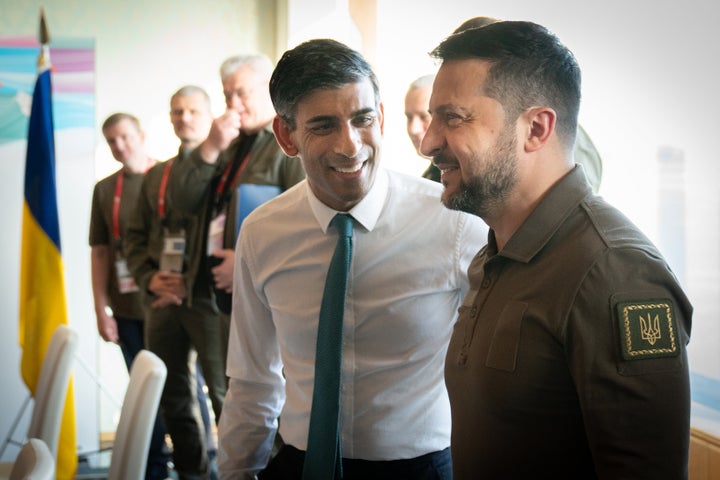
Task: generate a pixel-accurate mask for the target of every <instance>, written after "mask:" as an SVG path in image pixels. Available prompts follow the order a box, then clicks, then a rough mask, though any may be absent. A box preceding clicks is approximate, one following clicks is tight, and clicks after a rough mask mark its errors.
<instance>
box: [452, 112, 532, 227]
mask: <svg viewBox="0 0 720 480" xmlns="http://www.w3.org/2000/svg"><path fill="white" fill-rule="evenodd" d="M516 145H517V140H516V139H515V136H514V135H513V131H512V129H510V128H508V126H506V127H505V128H504V129H503V131H502V132H501V133H500V136H499V137H498V139H497V141H496V142H495V145H494V146H493V147H492V148H491V149H490V150H488V151H487V152H485V153H484V154H482V155H478V156H476V157H475V158H473V159H471V160H470V162H472V163H476V164H480V165H485V169H484V171H482V172H481V173H480V174H479V175H475V176H474V177H472V178H470V179H469V180H467V181H461V182H460V185H459V186H458V191H457V192H455V193H454V194H450V195H447V196H446V195H443V197H442V200H443V204H444V205H445V206H446V207H447V208H450V209H452V210H460V211H463V212H467V213H470V214H473V215H477V216H479V217H482V218H487V217H488V216H491V215H492V214H493V212H496V211H497V210H498V209H499V208H500V207H501V206H502V205H503V204H504V202H505V200H506V199H507V198H508V196H509V195H510V193H511V192H512V190H513V187H514V186H515V184H516V183H517V163H518V160H517V153H516V151H515V147H516Z"/></svg>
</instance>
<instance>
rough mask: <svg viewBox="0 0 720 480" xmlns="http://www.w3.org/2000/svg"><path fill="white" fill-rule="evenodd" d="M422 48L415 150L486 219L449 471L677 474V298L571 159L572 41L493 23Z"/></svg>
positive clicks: (462, 337)
mask: <svg viewBox="0 0 720 480" xmlns="http://www.w3.org/2000/svg"><path fill="white" fill-rule="evenodd" d="M433 56H434V57H436V58H439V59H440V60H442V65H441V66H440V69H439V71H438V73H437V76H436V79H435V83H434V85H433V93H432V96H431V99H430V111H431V114H432V121H431V123H430V127H429V128H428V131H427V133H426V134H425V138H424V139H423V143H422V151H423V153H424V154H425V155H427V156H432V157H433V161H434V163H435V164H436V165H437V166H438V168H439V169H440V171H441V172H442V183H443V184H444V185H445V191H444V192H443V197H442V198H443V203H444V204H445V205H446V206H448V207H450V208H453V209H457V210H463V211H466V212H469V213H473V214H475V215H478V216H480V217H481V218H483V219H484V220H485V221H486V222H487V224H488V225H489V226H490V234H489V237H488V245H487V246H486V247H485V248H483V249H482V250H480V252H479V254H478V255H477V256H476V258H475V259H474V260H473V263H472V264H471V266H470V268H469V270H468V272H469V279H470V292H469V293H468V295H467V297H466V299H465V301H464V304H463V306H462V307H461V309H460V315H459V318H458V321H457V323H456V325H455V329H454V331H453V336H452V338H451V341H450V345H449V347H448V352H447V357H446V361H445V381H446V384H447V388H448V393H449V396H450V404H451V409H452V442H451V445H452V447H451V448H452V457H453V473H454V478H455V480H474V479H477V478H512V479H523V478H553V479H584V478H588V479H589V478H633V479H656V478H686V477H687V461H688V443H689V426H690V425H689V423H690V392H689V378H688V377H689V374H688V363H687V352H686V344H687V343H688V341H689V335H690V326H691V317H692V306H691V305H690V303H689V302H688V299H687V298H686V296H685V294H684V293H683V290H682V288H681V287H680V285H679V283H678V281H677V280H676V278H675V276H674V275H673V273H672V272H671V270H670V268H669V267H668V265H667V263H666V262H665V261H664V260H663V258H662V256H661V254H660V252H659V251H658V250H657V249H656V248H655V247H654V246H653V245H652V243H651V242H650V241H649V240H648V239H647V238H646V237H645V236H644V235H643V234H642V233H641V232H640V231H639V230H638V229H637V228H636V227H635V226H634V225H633V224H632V223H631V222H630V221H629V220H628V219H627V218H626V217H625V216H623V215H622V214H621V213H620V212H619V211H617V210H616V209H615V208H613V207H611V206H610V205H608V204H607V203H606V202H605V201H603V200H602V198H600V197H598V196H595V195H594V194H593V193H592V190H591V188H590V185H589V184H588V182H587V179H586V178H585V175H584V173H583V171H582V167H580V166H578V165H576V164H575V162H574V161H573V156H572V151H573V144H574V142H575V136H576V134H577V117H578V111H579V106H580V69H579V67H578V65H577V63H576V61H575V59H574V57H573V55H572V53H571V52H570V51H569V50H568V49H567V48H566V47H565V46H563V45H562V44H561V43H560V42H559V41H558V39H557V38H556V37H555V36H554V35H552V34H551V33H550V32H548V31H547V30H546V29H545V28H543V27H541V26H539V25H536V24H533V23H529V22H497V23H493V24H491V25H488V26H485V27H482V28H476V29H469V30H466V31H464V32H462V33H459V34H456V35H453V36H451V37H449V38H448V39H446V40H445V41H444V42H443V43H441V44H440V46H438V47H437V48H436V49H435V50H434V52H433ZM638 187H639V188H642V186H641V185H638Z"/></svg>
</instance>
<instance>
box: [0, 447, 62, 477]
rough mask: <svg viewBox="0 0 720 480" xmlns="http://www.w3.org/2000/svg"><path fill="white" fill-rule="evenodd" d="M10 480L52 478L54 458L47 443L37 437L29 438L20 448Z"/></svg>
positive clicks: (53, 475) (53, 474)
mask: <svg viewBox="0 0 720 480" xmlns="http://www.w3.org/2000/svg"><path fill="white" fill-rule="evenodd" d="M9 478H10V480H53V479H54V478H55V458H54V457H53V454H52V453H51V452H50V449H49V448H48V446H47V444H46V443H45V442H43V441H42V440H40V439H39V438H31V439H29V440H28V441H27V443H25V444H24V445H23V447H22V449H21V450H20V453H19V454H18V456H17V458H16V459H15V463H14V464H13V467H12V471H11V472H10V477H9Z"/></svg>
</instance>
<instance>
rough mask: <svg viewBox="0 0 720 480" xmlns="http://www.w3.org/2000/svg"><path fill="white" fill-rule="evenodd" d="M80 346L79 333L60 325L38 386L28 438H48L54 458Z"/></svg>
mask: <svg viewBox="0 0 720 480" xmlns="http://www.w3.org/2000/svg"><path fill="white" fill-rule="evenodd" d="M77 347H78V334H77V332H75V330H73V329H71V328H70V327H68V326H67V325H59V326H58V327H57V328H56V329H55V332H54V333H53V336H52V338H51V339H50V344H49V345H48V349H47V352H46V353H45V359H44V360H43V364H42V368H41V369H40V378H38V383H37V387H36V388H35V404H34V406H33V412H32V417H31V418H30V427H29V428H28V433H27V438H39V439H41V440H42V441H44V442H45V444H46V445H47V447H48V449H49V450H50V453H52V456H53V458H56V455H57V446H58V437H59V435H60V423H61V420H62V415H63V409H64V407H65V396H66V394H67V390H68V384H69V383H70V371H71V370H72V364H73V360H74V357H75V351H76V350H77Z"/></svg>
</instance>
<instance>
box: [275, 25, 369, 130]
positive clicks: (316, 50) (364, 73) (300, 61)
mask: <svg viewBox="0 0 720 480" xmlns="http://www.w3.org/2000/svg"><path fill="white" fill-rule="evenodd" d="M366 78H369V79H370V82H371V83H372V86H373V90H374V91H375V104H376V105H378V104H379V102H380V88H379V86H378V80H377V77H376V76H375V73H374V72H373V70H372V68H371V67H370V64H368V62H367V61H366V60H365V58H364V57H363V56H362V55H361V54H360V53H359V52H356V51H355V50H353V49H351V48H350V47H348V46H347V45H344V44H342V43H340V42H338V41H336V40H330V39H315V40H308V41H307V42H304V43H301V44H300V45H298V46H297V47H295V48H293V49H292V50H288V51H286V52H285V53H284V54H283V56H282V58H280V61H279V62H278V63H277V66H276V67H275V71H274V72H273V74H272V77H271V78H270V98H271V99H272V102H273V106H274V107H275V112H276V113H277V114H278V115H279V116H280V117H281V118H282V119H283V120H284V121H285V123H287V124H288V126H289V127H290V128H291V129H293V130H294V129H295V114H296V108H297V104H298V102H299V101H300V100H302V99H303V98H304V97H305V96H306V95H308V94H310V93H312V92H314V91H316V90H330V89H337V88H340V87H342V86H344V85H347V84H348V83H358V82H361V81H363V80H364V79H366Z"/></svg>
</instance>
